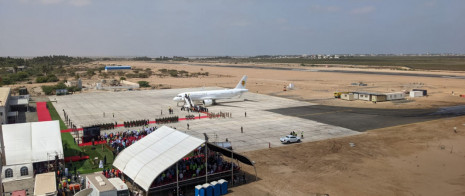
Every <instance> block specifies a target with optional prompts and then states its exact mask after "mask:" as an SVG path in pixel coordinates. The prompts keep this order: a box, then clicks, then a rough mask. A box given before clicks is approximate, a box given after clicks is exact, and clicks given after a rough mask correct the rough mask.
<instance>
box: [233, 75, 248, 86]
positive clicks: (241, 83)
mask: <svg viewBox="0 0 465 196" xmlns="http://www.w3.org/2000/svg"><path fill="white" fill-rule="evenodd" d="M246 83H247V76H246V75H244V76H243V77H242V79H241V81H239V83H237V85H236V88H235V89H245V84H246Z"/></svg>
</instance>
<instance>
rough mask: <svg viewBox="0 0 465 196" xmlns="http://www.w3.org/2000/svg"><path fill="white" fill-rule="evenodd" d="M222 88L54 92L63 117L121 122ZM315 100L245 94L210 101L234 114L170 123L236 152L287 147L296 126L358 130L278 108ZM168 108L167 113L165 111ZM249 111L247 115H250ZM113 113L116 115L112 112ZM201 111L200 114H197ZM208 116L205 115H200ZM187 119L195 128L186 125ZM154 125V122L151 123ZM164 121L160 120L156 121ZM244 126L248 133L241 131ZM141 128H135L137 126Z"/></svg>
mask: <svg viewBox="0 0 465 196" xmlns="http://www.w3.org/2000/svg"><path fill="white" fill-rule="evenodd" d="M213 89H218V88H196V89H166V90H146V91H125V92H92V93H82V94H75V95H69V96H51V97H50V100H56V101H57V102H55V103H53V105H54V106H55V108H56V110H57V111H58V113H59V114H60V116H61V117H62V118H63V119H64V116H63V109H64V110H65V111H66V113H67V114H68V115H69V117H70V118H71V120H72V121H73V122H74V123H75V124H77V125H78V126H81V127H83V126H88V125H92V124H97V123H108V122H115V121H116V122H118V123H123V122H124V121H130V120H141V119H149V120H151V121H153V120H154V119H155V118H160V117H167V116H170V115H168V108H170V107H171V108H173V109H174V115H177V116H179V117H181V118H183V117H185V116H186V115H188V114H190V113H188V112H186V111H181V110H180V107H177V106H176V102H173V101H172V98H173V97H174V96H175V95H177V94H178V93H181V92H189V91H198V90H213ZM312 105H315V104H312V103H308V102H302V101H296V100H291V99H285V98H280V97H273V96H268V95H261V94H256V93H246V94H244V95H243V96H242V97H241V98H236V99H229V100H219V101H218V105H215V106H210V107H208V108H209V112H229V113H231V114H232V117H231V118H212V119H208V118H206V119H200V120H189V121H180V122H177V123H171V124H167V126H170V127H175V128H176V129H177V130H180V131H184V132H186V133H188V134H190V135H193V136H196V137H199V138H202V139H203V138H204V136H203V133H206V134H207V135H208V136H209V138H210V141H225V140H226V138H227V139H228V140H229V141H231V143H232V145H233V147H234V149H235V150H237V151H240V152H241V151H251V150H258V149H263V148H268V146H269V144H271V146H272V147H277V146H282V144H281V143H280V141H279V138H280V137H282V136H284V135H287V134H289V133H290V132H291V131H295V132H297V133H298V134H299V136H300V133H301V132H302V131H303V132H304V137H305V138H304V139H303V140H302V141H303V142H309V141H316V140H324V139H328V138H335V137H343V136H349V135H355V134H359V132H357V131H353V130H351V129H347V128H343V127H339V126H333V125H329V124H325V123H320V122H317V121H315V120H310V119H305V118H300V117H297V116H290V115H286V114H280V113H278V112H276V111H275V110H279V109H280V108H296V107H297V108H298V107H309V106H312ZM161 113H163V114H161ZM245 113H247V117H245ZM113 114H114V117H113ZM195 115H196V116H197V115H198V113H195ZM201 115H202V116H205V115H204V114H201ZM187 123H189V125H190V129H189V130H187ZM151 126H152V125H151ZM157 126H159V125H157ZM241 127H243V130H244V133H241ZM134 129H136V128H131V130H134ZM123 130H127V128H126V129H125V128H122V127H121V128H117V129H115V130H110V131H106V132H117V131H123Z"/></svg>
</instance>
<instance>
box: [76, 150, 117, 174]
mask: <svg viewBox="0 0 465 196" xmlns="http://www.w3.org/2000/svg"><path fill="white" fill-rule="evenodd" d="M80 148H81V150H82V154H83V155H87V156H89V159H87V160H85V161H79V162H75V163H73V167H76V169H77V170H78V171H79V173H82V174H85V173H92V172H96V171H102V170H103V169H101V168H98V163H94V159H95V157H98V160H103V158H104V157H105V156H106V157H107V164H105V165H104V168H111V167H112V164H113V160H114V157H113V152H111V151H110V150H109V148H108V147H107V145H106V144H101V145H96V146H95V149H92V146H84V147H80Z"/></svg>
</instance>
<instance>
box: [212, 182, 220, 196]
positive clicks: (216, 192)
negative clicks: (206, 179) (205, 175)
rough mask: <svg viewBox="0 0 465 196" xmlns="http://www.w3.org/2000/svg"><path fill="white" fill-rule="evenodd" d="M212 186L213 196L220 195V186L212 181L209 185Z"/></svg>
mask: <svg viewBox="0 0 465 196" xmlns="http://www.w3.org/2000/svg"><path fill="white" fill-rule="evenodd" d="M210 184H211V185H212V186H213V196H220V195H222V194H221V186H220V184H218V182H217V181H213V182H211V183H210Z"/></svg>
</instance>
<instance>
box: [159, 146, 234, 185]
mask: <svg viewBox="0 0 465 196" xmlns="http://www.w3.org/2000/svg"><path fill="white" fill-rule="evenodd" d="M201 152H203V148H200V147H199V149H197V150H196V151H194V155H193V156H191V157H186V158H183V159H182V160H180V161H179V162H178V171H179V174H178V175H179V176H178V180H179V181H183V180H188V179H192V178H196V177H199V176H205V154H202V153H201ZM231 167H234V170H239V169H240V168H239V167H238V166H237V165H236V164H234V163H231V162H227V161H224V160H223V158H222V156H221V155H220V154H219V153H216V152H210V153H209V156H208V164H207V169H206V170H207V172H208V175H211V174H215V173H218V172H224V171H231ZM173 182H176V165H173V166H171V167H170V168H168V169H167V170H165V171H164V172H162V173H161V174H160V175H158V177H157V178H156V179H155V180H154V182H153V183H152V187H156V186H160V185H164V184H169V183H173Z"/></svg>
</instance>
